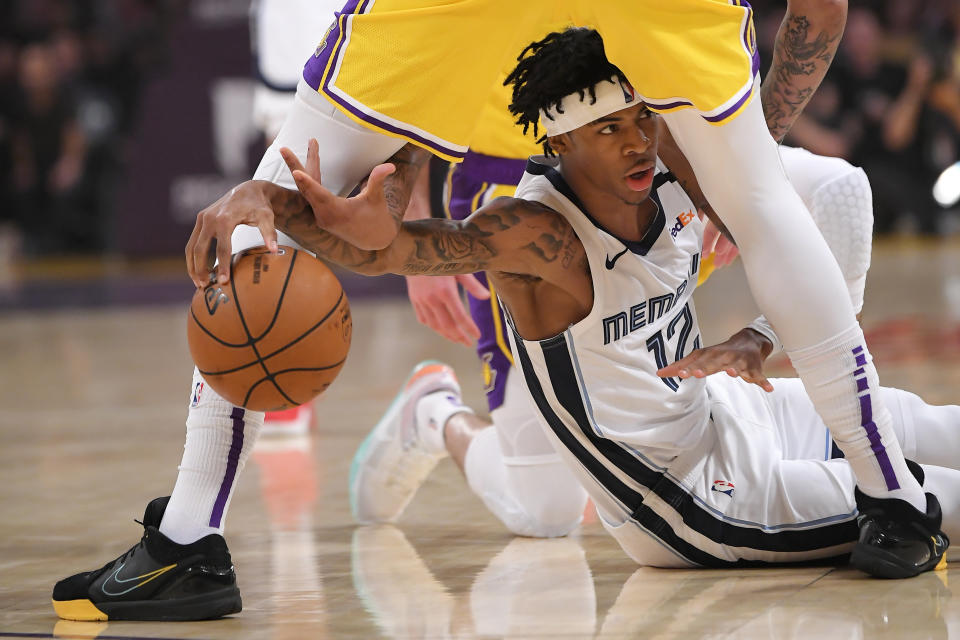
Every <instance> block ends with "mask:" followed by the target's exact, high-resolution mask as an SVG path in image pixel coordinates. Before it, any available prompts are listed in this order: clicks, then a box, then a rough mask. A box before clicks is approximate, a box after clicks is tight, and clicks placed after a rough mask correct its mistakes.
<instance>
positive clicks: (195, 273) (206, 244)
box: [190, 220, 213, 289]
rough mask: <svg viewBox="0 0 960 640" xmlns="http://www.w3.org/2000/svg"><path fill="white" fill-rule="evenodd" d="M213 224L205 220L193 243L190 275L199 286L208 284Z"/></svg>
mask: <svg viewBox="0 0 960 640" xmlns="http://www.w3.org/2000/svg"><path fill="white" fill-rule="evenodd" d="M212 229H213V224H212V223H211V222H210V221H209V220H205V221H204V223H203V227H202V228H201V229H200V232H199V233H198V234H197V239H196V243H194V245H193V255H192V259H193V267H192V270H191V273H190V275H191V277H192V278H193V281H194V282H195V283H196V284H197V286H198V287H199V288H201V289H202V288H203V287H205V286H207V285H208V284H210V267H211V266H212V265H211V264H210V242H211V240H212V238H213V232H212Z"/></svg>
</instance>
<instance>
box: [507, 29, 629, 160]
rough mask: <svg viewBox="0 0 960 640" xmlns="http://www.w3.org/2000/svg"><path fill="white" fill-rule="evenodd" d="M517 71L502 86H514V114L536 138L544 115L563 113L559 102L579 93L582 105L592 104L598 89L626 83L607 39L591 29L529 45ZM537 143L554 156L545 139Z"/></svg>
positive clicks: (540, 139)
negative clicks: (608, 82) (616, 80)
mask: <svg viewBox="0 0 960 640" xmlns="http://www.w3.org/2000/svg"><path fill="white" fill-rule="evenodd" d="M517 61H518V63H517V66H516V68H515V69H514V70H513V71H511V72H510V75H508V76H507V79H506V80H504V82H503V84H504V86H507V85H511V84H512V85H513V100H512V102H511V103H510V113H512V114H513V115H515V116H516V117H517V120H516V123H517V124H518V125H523V133H524V135H526V133H527V131H528V130H529V129H530V126H531V125H533V135H537V134H538V133H539V131H538V129H539V125H538V122H539V120H540V110H541V109H543V110H544V111H546V110H547V109H550V108H554V109H556V110H558V111H560V113H563V111H562V110H561V109H560V102H561V101H562V100H563V98H565V97H566V96H568V95H571V94H573V93H577V94H579V95H580V99H581V100H583V99H584V98H585V97H586V96H587V94H589V95H590V101H591V102H590V104H593V103H594V102H596V101H597V96H596V92H595V91H594V85H596V84H597V83H599V82H602V81H604V80H611V79H612V78H614V77H617V78H619V79H620V80H621V81H623V82H626V80H627V79H626V77H625V76H624V75H623V72H622V71H620V69H618V68H617V67H615V66H614V65H613V64H611V63H610V61H609V60H607V56H606V54H605V53H604V51H603V39H602V38H601V37H600V34H599V33H597V32H596V31H594V30H593V29H588V28H584V27H571V28H569V29H567V30H565V31H562V32H556V31H555V32H553V33H551V34H548V35H547V37H545V38H544V39H543V40H540V41H538V42H534V43H531V44H529V45H527V47H526V48H525V49H524V50H523V51H522V52H520V55H519V57H517ZM537 142H542V143H543V152H544V153H545V154H546V155H548V156H552V155H554V154H553V149H551V148H550V143H549V142H547V136H546V134H544V135H542V136H540V137H539V138H538V139H537Z"/></svg>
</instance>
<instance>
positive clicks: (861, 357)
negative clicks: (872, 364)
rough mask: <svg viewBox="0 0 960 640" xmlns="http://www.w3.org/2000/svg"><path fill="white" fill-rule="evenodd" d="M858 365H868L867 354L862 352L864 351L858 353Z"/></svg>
mask: <svg viewBox="0 0 960 640" xmlns="http://www.w3.org/2000/svg"><path fill="white" fill-rule="evenodd" d="M857 366H858V367H865V366H867V356H865V355H864V354H862V353H861V354H860V355H858V356H857Z"/></svg>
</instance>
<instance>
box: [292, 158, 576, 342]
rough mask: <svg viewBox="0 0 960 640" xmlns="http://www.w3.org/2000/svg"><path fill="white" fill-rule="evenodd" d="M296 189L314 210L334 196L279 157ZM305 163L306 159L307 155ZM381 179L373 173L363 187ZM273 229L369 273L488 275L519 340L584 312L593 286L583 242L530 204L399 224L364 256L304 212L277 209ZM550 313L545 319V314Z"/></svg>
mask: <svg viewBox="0 0 960 640" xmlns="http://www.w3.org/2000/svg"><path fill="white" fill-rule="evenodd" d="M282 154H283V158H284V160H285V161H286V162H287V165H288V167H289V168H290V170H291V172H292V173H293V176H294V180H295V181H296V183H297V187H298V188H299V189H300V191H301V193H302V194H303V195H304V197H305V198H306V200H307V201H308V202H310V203H311V204H312V205H313V208H314V209H317V208H320V207H325V206H326V201H327V200H328V199H330V198H335V197H336V196H334V194H332V193H331V192H330V191H329V190H327V189H325V188H324V187H323V185H322V184H320V181H319V177H320V176H319V174H318V173H317V172H316V171H315V168H314V167H311V168H310V169H307V168H304V167H303V166H301V164H300V161H299V160H298V159H297V157H296V156H295V155H294V154H292V153H289V152H288V151H283V152H282ZM308 160H309V156H308ZM380 180H382V178H381V177H380V174H379V172H378V171H377V168H375V169H374V171H373V172H371V177H370V182H369V184H368V186H367V188H368V189H371V190H375V189H376V188H377V185H378V184H379V181H380ZM277 215H278V220H277V224H278V226H280V227H281V228H282V229H284V231H285V232H287V233H288V234H290V236H291V237H293V238H294V239H295V240H296V241H297V242H299V243H301V244H302V245H303V246H304V247H307V248H308V249H311V250H314V251H316V252H317V253H318V254H320V255H323V256H324V257H326V258H328V259H329V260H331V261H333V262H336V263H338V264H340V265H342V266H344V267H346V268H348V269H351V270H353V271H356V272H358V273H364V274H367V275H379V274H382V273H397V274H401V275H456V274H463V273H473V272H476V271H487V272H488V276H489V277H491V278H492V279H493V280H494V281H495V282H496V284H497V288H498V290H499V292H500V297H501V299H502V300H503V301H504V303H505V304H506V305H507V307H508V308H509V309H510V311H511V313H512V315H513V317H514V320H515V322H516V324H517V327H518V329H519V330H520V331H521V332H522V333H523V335H524V336H525V337H534V336H536V337H548V336H550V335H555V334H556V333H558V332H560V331H562V330H563V329H565V328H566V327H567V326H569V325H570V324H571V323H573V322H577V321H579V320H581V319H582V318H583V317H585V316H586V315H587V313H589V310H590V308H591V306H592V304H593V284H592V281H591V278H590V268H589V264H588V262H587V259H586V253H585V251H584V249H583V244H582V243H581V242H580V239H579V238H578V237H577V235H576V233H575V232H574V231H573V228H572V227H571V226H570V224H569V223H568V222H567V221H566V219H565V218H563V217H562V216H561V215H559V214H558V213H556V212H555V211H553V210H552V209H550V208H548V207H546V206H544V205H542V204H540V203H536V202H530V201H527V200H520V199H516V198H498V199H497V200H495V201H493V202H491V203H490V204H488V205H486V206H485V207H483V208H481V209H479V210H478V211H476V212H475V213H474V214H473V215H471V216H470V217H469V218H467V219H466V220H461V221H456V220H442V219H431V220H416V221H410V222H405V223H403V224H402V226H401V227H400V232H399V233H398V235H397V237H396V239H395V240H394V241H393V243H391V244H390V246H389V247H387V248H386V249H382V250H376V251H373V250H362V249H359V248H357V247H354V246H352V245H350V244H349V243H347V242H344V241H342V240H340V239H339V238H337V237H336V236H333V235H332V234H330V233H328V232H326V231H324V230H323V229H321V228H320V227H319V226H318V225H317V224H316V221H315V220H313V217H312V215H311V214H310V213H309V211H307V210H304V209H303V208H297V207H290V208H288V209H287V210H284V211H282V212H281V211H278V213H277ZM547 308H549V309H550V313H549V314H546V313H544V312H543V311H544V309H547Z"/></svg>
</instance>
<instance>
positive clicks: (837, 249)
mask: <svg viewBox="0 0 960 640" xmlns="http://www.w3.org/2000/svg"><path fill="white" fill-rule="evenodd" d="M780 158H781V160H782V161H783V168H784V170H785V171H786V172H787V177H788V178H790V183H791V184H793V186H794V188H796V190H797V193H798V194H799V196H800V198H801V199H802V200H803V202H804V204H806V205H807V208H808V209H809V210H810V215H811V217H812V218H813V221H814V222H815V223H816V224H817V228H819V229H820V233H822V234H823V238H824V240H826V241H827V245H828V246H829V247H830V251H831V252H832V253H833V255H834V257H836V259H837V264H838V265H840V270H841V271H842V272H843V276H844V278H845V279H846V281H847V288H848V289H849V291H850V298H851V302H853V307H854V310H855V311H857V312H858V313H859V312H860V310H861V309H862V308H863V289H864V286H865V284H866V278H867V271H868V270H869V269H870V254H871V251H872V249H873V192H872V191H871V189H870V181H869V180H868V179H867V174H866V173H864V172H863V169H860V168H858V167H854V166H853V165H851V164H850V163H849V162H847V161H846V160H841V159H840V158H829V157H825V156H818V155H815V154H812V153H810V152H809V151H806V150H804V149H796V148H793V147H780Z"/></svg>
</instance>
